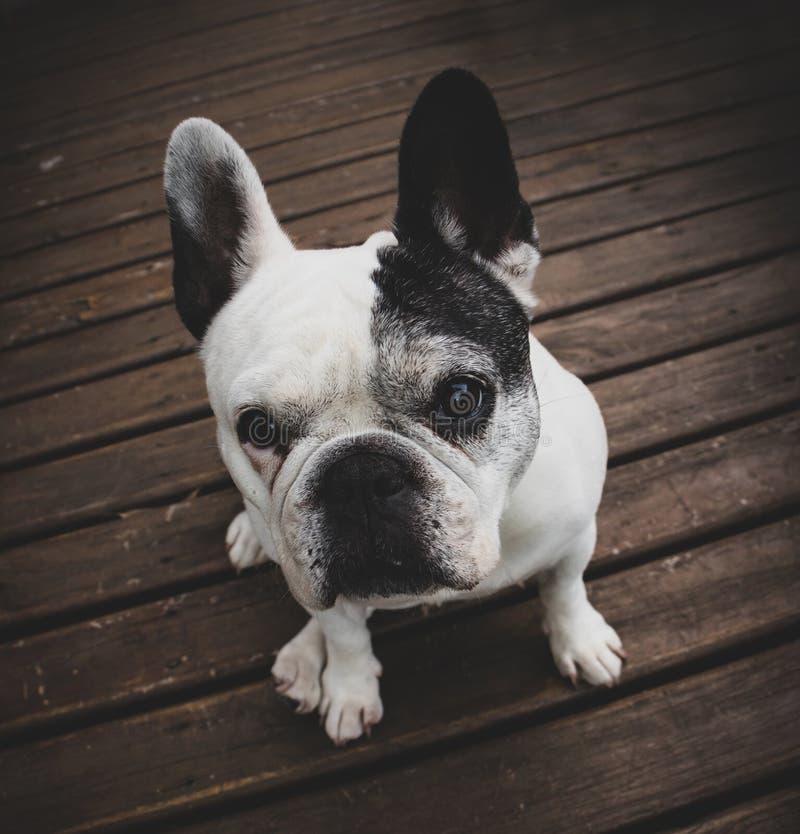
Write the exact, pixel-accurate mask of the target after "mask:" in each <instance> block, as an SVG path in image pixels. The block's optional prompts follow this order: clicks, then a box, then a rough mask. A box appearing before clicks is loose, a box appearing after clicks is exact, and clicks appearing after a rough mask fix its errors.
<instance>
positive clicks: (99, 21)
mask: <svg viewBox="0 0 800 834" xmlns="http://www.w3.org/2000/svg"><path fill="white" fill-rule="evenodd" d="M313 1H316V2H318V0H313ZM307 4H308V0H298V2H295V3H293V4H288V3H287V4H286V5H285V6H280V4H278V3H276V2H274V0H272V1H271V2H270V3H269V9H265V4H264V2H263V0H237V2H236V3H233V4H227V5H225V6H220V5H219V4H218V3H213V2H210V0H190V2H173V3H170V4H169V7H165V6H164V4H163V3H156V2H152V0H150V1H149V2H142V3H136V4H132V3H131V2H130V0H114V2H106V3H103V6H102V9H99V8H98V7H96V6H92V5H85V6H84V5H81V6H80V7H79V8H78V7H76V8H75V9H73V10H71V13H70V14H64V7H63V4H61V3H59V2H58V0H55V1H54V0H50V2H39V3H37V4H36V7H35V9H33V14H31V8H30V6H29V5H28V4H22V5H17V6H16V7H15V8H13V9H8V8H7V9H6V10H5V11H4V15H5V18H6V24H7V26H6V27H5V29H4V31H3V32H2V35H0V38H1V39H2V40H1V42H2V45H3V49H2V56H0V66H2V67H3V70H4V72H5V73H6V74H7V75H8V77H9V78H10V79H13V80H14V81H17V82H19V81H24V80H27V79H31V78H35V77H38V76H43V75H46V74H47V73H51V72H54V71H56V70H60V69H64V68H67V67H74V66H78V65H85V64H89V63H95V64H100V65H101V66H102V63H103V62H104V61H106V60H107V58H108V57H109V56H112V55H119V54H121V53H124V52H127V51H130V50H132V49H135V48H136V47H138V46H140V45H142V44H144V43H147V44H152V43H155V42H161V43H164V42H166V41H169V40H172V39H174V38H176V37H180V36H181V35H186V34H190V33H192V32H196V31H202V30H204V29H209V28H211V27H215V28H220V27H222V28H223V32H224V27H225V25H226V24H230V23H232V22H236V21H238V20H241V19H243V18H246V17H250V16H253V15H258V16H261V15H265V14H268V15H275V16H276V17H277V18H278V19H280V17H281V15H280V12H283V11H285V9H286V8H292V7H297V6H301V5H307ZM45 7H47V8H46V11H45ZM220 36H222V32H220ZM164 48H166V49H168V48H169V47H168V46H166V47H164Z"/></svg>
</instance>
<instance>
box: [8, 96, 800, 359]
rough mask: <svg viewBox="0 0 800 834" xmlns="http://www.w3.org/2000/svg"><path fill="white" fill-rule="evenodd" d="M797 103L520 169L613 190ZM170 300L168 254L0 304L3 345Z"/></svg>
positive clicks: (745, 132)
mask: <svg viewBox="0 0 800 834" xmlns="http://www.w3.org/2000/svg"><path fill="white" fill-rule="evenodd" d="M795 106H797V108H798V109H800V98H798V96H790V97H787V98H783V97H781V98H778V99H776V100H770V101H767V102H757V103H755V104H752V105H747V106H745V107H744V108H742V109H741V110H740V109H734V110H732V111H724V112H722V113H712V114H710V115H707V116H700V117H697V118H694V119H691V120H689V121H680V122H678V123H677V124H675V123H668V124H666V125H663V126H660V127H656V128H651V129H647V130H644V131H640V132H635V133H632V134H623V135H621V136H612V137H609V138H607V139H601V140H598V141H595V142H591V143H588V144H584V145H581V146H577V147H574V146H570V147H568V148H563V149H561V150H558V151H552V152H549V153H545V154H538V155H535V156H531V157H526V158H524V159H522V160H519V161H518V168H519V170H520V174H521V176H522V179H523V183H524V185H525V188H531V189H532V192H531V193H533V194H534V195H535V196H534V198H533V199H534V201H536V200H538V199H544V198H545V197H546V196H547V195H548V194H550V195H553V196H555V195H559V196H565V195H567V194H571V193H576V192H580V191H581V190H584V189H589V188H593V187H598V186H603V185H612V184H614V183H616V182H619V181H620V180H623V179H627V178H628V177H632V176H639V175H641V174H643V173H645V172H647V171H651V172H652V171H654V170H657V168H659V167H670V166H673V165H676V164H677V165H681V164H685V163H687V162H691V161H695V162H696V161H698V160H699V159H701V158H702V157H703V156H704V155H712V156H713V155H717V154H724V153H726V152H728V151H729V150H731V149H734V148H738V147H741V146H742V144H743V143H744V144H747V145H748V146H749V145H759V144H762V143H763V142H764V141H765V139H766V138H768V137H774V136H775V135H776V128H775V125H776V124H777V123H779V122H780V123H782V124H785V125H791V121H792V120H791V118H789V119H784V116H785V114H786V111H787V110H789V111H792V108H794V107H795ZM792 112H793V111H792ZM777 135H780V131H778V134H777ZM271 150H274V149H271ZM171 297H172V283H171V259H170V258H169V257H168V256H167V257H164V258H161V259H157V260H155V261H148V262H146V263H145V264H142V265H137V266H132V267H129V268H127V269H122V270H117V271H112V272H110V273H104V274H101V275H99V276H97V277H95V278H89V279H86V280H83V281H77V282H74V283H69V284H65V285H63V286H59V287H55V288H52V289H51V290H49V291H48V292H47V293H46V294H45V295H42V294H40V293H37V294H35V295H33V296H30V295H26V296H22V297H20V298H17V299H14V300H12V301H6V302H4V303H0V346H11V345H19V344H24V343H25V342H28V341H30V340H36V339H39V338H42V337H44V336H47V335H51V334H54V333H59V332H67V331H70V330H75V329H78V328H80V327H82V326H84V325H86V324H92V323H97V322H99V321H103V320H105V319H107V318H109V317H112V316H117V315H120V314H123V313H128V312H135V311H137V310H140V309H145V308H148V307H152V306H156V305H158V304H161V303H165V302H168V301H169V300H170V299H171Z"/></svg>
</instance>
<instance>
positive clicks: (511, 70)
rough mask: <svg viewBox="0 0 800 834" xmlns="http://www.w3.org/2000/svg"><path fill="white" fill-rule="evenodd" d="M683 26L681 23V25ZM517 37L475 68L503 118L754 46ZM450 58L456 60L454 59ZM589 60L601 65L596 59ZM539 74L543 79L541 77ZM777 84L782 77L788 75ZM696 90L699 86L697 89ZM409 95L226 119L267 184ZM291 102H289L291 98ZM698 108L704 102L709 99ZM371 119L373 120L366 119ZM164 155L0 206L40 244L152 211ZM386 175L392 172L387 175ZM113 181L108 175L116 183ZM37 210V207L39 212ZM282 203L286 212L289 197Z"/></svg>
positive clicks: (18, 188)
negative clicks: (531, 48)
mask: <svg viewBox="0 0 800 834" xmlns="http://www.w3.org/2000/svg"><path fill="white" fill-rule="evenodd" d="M684 25H686V23H685V22H684ZM773 27H774V24H773ZM531 34H532V30H531ZM519 35H520V32H519V31H518V30H513V32H511V33H509V34H508V35H506V34H504V35H503V52H504V58H503V60H502V61H499V62H495V63H492V64H489V65H488V66H487V67H486V71H484V69H483V68H482V67H480V66H477V67H476V69H477V70H478V71H479V72H482V73H483V74H484V76H485V77H486V80H487V82H488V83H490V84H492V86H493V88H494V89H495V93H496V95H497V96H498V99H499V101H500V104H501V107H503V112H504V115H505V117H506V119H507V120H514V119H515V118H519V117H520V116H523V115H530V114H531V113H532V112H535V113H542V112H546V111H548V110H549V109H553V108H559V107H564V106H566V105H570V104H576V103H585V102H587V101H589V100H591V99H592V98H593V97H597V96H607V95H609V94H611V93H621V92H623V91H625V90H628V89H631V88H632V87H634V88H635V87H637V86H642V85H645V84H652V83H654V82H657V81H661V82H665V81H669V79H670V78H674V77H675V76H685V75H686V74H687V73H688V72H691V71H692V70H695V71H697V70H698V69H700V70H702V69H707V68H708V66H709V65H711V66H713V65H714V63H715V62H716V63H720V62H730V60H731V59H732V58H735V57H737V54H738V52H739V51H743V53H744V56H745V57H746V56H748V55H750V54H751V53H752V50H753V44H752V42H751V41H748V42H747V44H746V45H742V44H741V31H740V30H738V29H737V30H734V31H729V30H725V31H722V32H717V33H711V34H710V35H709V36H706V37H702V38H693V39H691V40H689V41H688V42H684V43H677V44H675V43H673V42H670V38H672V39H674V37H675V35H674V34H671V32H670V30H666V31H662V30H661V29H659V30H657V31H652V30H645V31H644V32H643V33H638V32H637V33H634V34H633V37H630V38H625V39H621V38H619V36H617V35H615V36H611V37H606V38H603V39H598V40H594V41H589V42H588V43H582V44H580V47H579V48H575V49H571V50H567V51H564V50H563V47H562V50H561V51H560V52H559V53H557V55H556V56H555V57H554V58H552V59H551V60H550V61H549V62H546V61H542V56H541V55H536V56H532V55H530V54H528V53H523V54H521V55H513V51H514V50H515V49H520V48H522V46H523V43H524V42H520V43H519V44H518V43H517V42H516V41H517V39H518V38H519ZM512 36H513V40H512ZM665 41H666V45H665V44H664V42H665ZM648 45H652V49H649V50H648V51H647V52H643V51H642V50H643V49H647V47H648ZM440 51H441V50H437V51H436V52H434V53H432V55H435V57H436V59H437V60H438V61H440V60H441V56H440ZM462 51H463V47H462ZM508 51H510V52H512V55H511V56H509V57H506V55H507V52H508ZM454 57H456V56H454ZM556 62H557V63H556ZM456 63H462V62H460V61H456ZM598 63H600V64H601V66H598ZM582 68H583V69H582ZM736 69H737V68H735V67H734V68H733V69H732V71H733V72H736ZM556 70H557V72H558V74H556V75H555V77H553V72H555V71H556ZM738 71H739V74H740V75H741V76H742V77H741V78H740V79H737V81H736V82H732V84H731V86H733V87H734V88H736V89H737V92H736V95H738V97H739V99H740V100H741V99H742V98H745V97H746V96H748V95H750V96H751V97H752V95H753V94H754V93H755V92H756V91H757V90H758V87H757V82H758V78H754V79H751V78H749V76H748V75H747V74H746V73H743V72H742V71H741V69H739V70H738ZM421 72H422V70H421V68H420V69H417V71H416V73H417V74H416V76H415V77H416V78H421ZM542 75H546V76H549V77H546V78H545V79H544V80H541V78H540V77H541V76H542ZM531 76H532V77H531ZM537 77H539V78H540V80H539V81H536V80H534V79H536V78H537ZM522 82H524V83H522ZM786 83H791V82H789V81H788V80H787V82H786ZM520 85H521V86H520ZM699 92H700V93H702V87H701V89H700V90H699ZM770 92H774V90H773V91H770ZM412 93H413V89H412V85H411V84H409V83H408V79H406V83H405V84H403V85H402V87H400V88H397V89H396V91H395V94H394V98H395V99H397V101H396V103H395V104H394V106H393V107H390V106H389V105H391V104H392V100H391V99H392V97H391V96H390V97H389V101H387V100H386V96H381V97H380V99H379V100H377V101H376V96H375V94H374V92H373V93H372V95H371V97H370V98H369V99H368V100H367V105H368V106H367V109H366V111H365V110H364V108H361V109H359V111H358V121H357V122H356V123H355V124H352V123H351V124H345V125H342V126H339V127H334V128H333V129H332V130H330V129H329V130H326V131H325V132H324V133H322V134H321V135H320V134H319V133H311V134H309V133H308V131H309V130H310V129H313V126H314V124H315V123H318V122H319V121H320V119H321V117H323V115H325V117H326V118H328V119H330V118H331V117H332V116H333V115H334V114H333V113H330V112H329V111H330V110H331V109H332V103H331V102H330V101H329V100H328V97H326V100H325V102H324V108H320V106H317V105H315V104H312V103H310V102H309V103H308V104H307V105H306V118H305V120H303V123H302V130H303V131H304V132H305V134H306V135H303V136H300V137H298V136H295V137H292V139H291V140H289V141H287V140H284V141H283V142H282V143H278V144H276V136H275V129H276V127H277V128H278V130H281V127H283V123H282V121H281V122H279V123H278V124H277V125H276V124H275V122H276V115H277V114H276V112H275V111H270V112H268V113H267V114H262V115H261V117H260V118H258V117H256V118H255V119H254V118H252V117H250V118H248V119H246V120H245V121H244V122H242V121H241V120H238V121H237V122H234V123H233V124H231V125H228V126H229V127H230V128H231V130H232V131H233V133H234V135H238V138H239V139H241V140H242V142H243V143H244V144H245V146H247V145H249V146H250V147H251V149H252V152H253V153H252V155H253V159H254V161H255V163H256V165H257V167H259V168H260V170H262V171H263V173H264V174H265V176H266V179H267V184H268V185H269V184H270V183H271V182H274V181H279V180H281V179H283V178H285V177H287V176H291V175H296V174H298V173H301V172H304V171H308V170H314V169H317V168H320V167H322V166H330V165H332V164H334V163H337V162H341V161H347V160H351V159H356V158H358V157H359V156H360V155H362V154H364V153H370V154H374V153H375V152H377V151H391V150H394V149H395V148H396V145H397V141H398V138H399V135H400V128H401V127H402V123H403V120H404V118H405V113H406V109H407V108H408V107H409V106H410V105H411V97H412ZM352 95H353V97H354V99H355V101H347V100H345V101H338V102H336V103H337V104H338V117H339V121H341V118H342V115H343V113H342V111H344V114H347V113H348V112H349V111H350V109H351V108H352V107H353V105H354V104H355V103H357V102H358V100H359V99H358V95H357V91H356V93H353V94H352ZM661 99H662V96H659V97H658V99H657V101H658V102H659V103H660V102H661ZM663 99H664V101H663V108H662V109H668V108H669V107H671V108H672V110H673V111H675V110H676V108H680V105H681V104H682V105H683V112H684V113H691V112H692V110H693V108H694V107H696V105H694V102H695V101H696V100H697V97H696V93H695V92H694V91H693V89H692V88H690V89H689V91H688V95H687V96H686V100H685V101H682V100H681V99H675V98H674V97H671V96H670V95H669V91H667V94H666V95H664V96H663ZM712 101H713V105H712V106H719V102H717V100H716V99H715V98H714V99H712ZM294 106H295V107H297V105H294ZM705 106H706V107H708V106H709V104H706V105H705ZM370 107H371V108H372V109H375V108H380V110H381V111H383V112H386V111H387V109H388V110H389V111H390V112H389V113H388V115H383V116H380V115H379V116H377V117H376V116H375V114H373V113H371V112H370V109H369V108H370ZM370 116H372V118H369V117H370ZM669 118H674V115H670V116H669ZM775 124H776V125H780V122H779V121H778V120H776V123H775ZM240 125H241V127H239V126H240ZM242 127H244V130H243V129H242ZM284 130H285V128H284ZM164 141H166V140H164ZM265 143H266V146H265ZM546 143H547V136H545V137H544V142H543V144H544V145H545V146H546ZM163 155H164V144H163V143H162V142H159V143H151V144H150V145H148V146H146V148H145V149H143V148H141V147H139V148H136V149H134V150H132V151H131V152H130V153H127V154H126V153H116V154H114V155H113V156H111V157H109V158H108V159H107V160H105V161H104V162H101V164H100V165H98V163H97V161H95V160H93V161H92V162H91V163H88V164H86V165H71V166H67V167H66V168H61V167H58V166H57V167H56V168H55V170H53V171H52V172H48V173H47V175H46V176H38V177H35V178H32V179H29V180H26V181H23V182H19V183H10V184H9V185H7V186H6V195H7V198H6V200H5V201H4V202H5V205H4V209H3V210H2V213H3V214H4V215H5V214H7V215H16V214H19V213H21V212H24V213H28V212H31V211H33V212H34V216H35V217H37V218H38V221H37V230H36V231H39V232H41V234H40V235H39V238H38V242H41V243H44V242H46V241H51V242H54V241H57V240H59V239H61V238H63V237H64V236H66V235H67V234H69V231H68V229H69V228H72V229H74V230H75V231H76V232H77V231H86V230H88V229H91V228H99V227H100V225H104V226H107V225H109V224H111V223H114V222H119V219H120V218H125V219H126V220H129V219H133V218H134V217H137V216H142V215H143V214H146V213H149V212H153V211H161V210H162V208H163V205H162V204H163V197H162V194H161V168H162V166H163ZM393 174H394V171H393V170H392V171H391V175H392V176H393ZM109 175H110V176H111V179H110V180H109ZM114 179H116V180H117V181H116V182H115V181H114ZM132 179H135V180H136V181H135V182H133V183H131V184H130V185H127V186H124V187H123V188H120V189H118V190H117V191H114V192H111V193H109V192H108V189H109V188H110V187H112V186H114V185H124V183H125V182H127V181H130V180H132ZM92 191H94V192H101V193H98V195H97V197H96V198H95V199H94V200H93V201H90V203H89V205H87V206H81V205H78V206H76V205H75V204H74V202H71V203H70V205H69V206H68V207H64V208H63V210H59V209H57V208H56V206H59V205H61V204H62V203H63V201H64V200H68V199H71V200H74V199H75V197H78V196H81V195H82V194H86V193H87V192H88V193H91V192H92ZM273 200H274V197H273ZM101 201H104V203H102V204H103V205H105V213H103V212H101V211H100V208H99V205H98V204H99V203H100V202H101ZM276 205H279V206H281V202H280V201H276ZM43 207H46V208H44V209H43ZM283 208H284V209H285V210H286V212H289V213H290V209H291V201H290V202H289V203H287V205H286V206H284V207H283ZM73 215H74V216H73ZM286 216H288V214H286ZM29 222H30V218H29ZM59 223H64V224H69V226H67V227H64V228H62V227H60V226H59V225H58V224H59ZM38 224H42V226H43V228H38ZM0 228H2V237H3V241H4V242H3V251H4V252H7V251H10V250H11V244H12V243H13V244H14V248H15V249H21V248H23V247H24V246H30V245H32V244H31V243H30V241H29V240H28V241H27V242H26V240H25V239H24V238H23V237H19V240H17V241H16V242H15V238H16V237H18V236H19V235H20V231H21V229H23V227H21V225H20V224H19V223H16V224H11V225H9V224H7V223H6V224H3V225H2V226H1V227H0ZM73 233H75V232H73ZM32 235H33V232H31V233H29V235H28V237H29V238H31V236H32Z"/></svg>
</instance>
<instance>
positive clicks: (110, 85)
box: [3, 0, 428, 128]
mask: <svg viewBox="0 0 800 834" xmlns="http://www.w3.org/2000/svg"><path fill="white" fill-rule="evenodd" d="M392 5H393V4H388V5H387V4H385V3H384V2H381V0H378V1H377V2H376V0H327V2H325V3H313V4H307V3H306V4H298V5H297V6H295V7H292V6H289V7H287V8H284V9H283V10H282V11H281V12H279V13H273V14H261V15H248V16H247V19H246V20H243V21H236V22H233V23H231V24H229V25H227V26H225V27H223V28H222V29H220V30H219V31H214V30H209V29H203V30H201V31H199V32H191V33H187V34H185V35H178V36H177V37H173V38H172V39H171V40H170V42H169V45H168V46H165V44H164V43H163V42H162V41H161V40H160V39H158V38H156V39H154V42H152V43H144V44H141V45H140V46H139V47H138V48H137V49H135V50H126V51H124V52H122V53H117V54H111V55H107V56H105V57H104V58H103V60H102V62H98V61H93V62H91V63H88V64H86V63H78V64H77V65H75V66H72V67H65V68H64V69H62V70H61V71H60V72H58V73H54V74H52V75H51V74H47V75H45V76H40V77H38V78H30V79H21V78H20V79H18V80H17V83H16V84H14V86H13V87H12V88H11V89H9V90H7V91H6V92H5V95H4V97H3V106H5V107H9V108H11V109H13V112H14V119H13V125H14V127H16V128H19V127H21V126H23V125H27V124H31V123H33V124H35V123H37V122H41V121H43V120H45V119H47V118H52V117H54V116H58V115H60V114H62V113H65V112H69V111H71V110H80V109H84V108H86V107H88V106H90V105H94V104H100V103H103V102H107V101H114V100H116V99H119V98H123V97H128V96H134V95H136V94H137V93H141V92H144V91H146V90H148V89H150V88H152V87H156V86H161V85H169V84H174V83H177V82H180V81H185V80H188V79H191V78H195V77H197V76H203V75H207V74H210V73H213V72H215V71H219V70H222V71H224V70H225V69H227V68H229V67H233V66H237V65H240V64H243V63H248V62H251V61H266V60H269V59H271V58H274V57H277V56H279V55H285V54H287V53H296V52H301V51H303V50H305V49H309V48H313V47H316V46H320V45H323V44H327V43H331V42H334V41H337V40H341V39H343V38H349V37H358V36H363V35H364V34H365V33H368V32H372V31H375V32H378V31H380V30H382V29H384V28H385V27H387V26H396V25H398V24H402V23H407V22H410V21H414V20H417V19H419V17H421V16H423V15H424V14H425V13H426V12H427V11H428V9H427V7H426V4H419V3H406V4H402V6H395V7H394V8H392ZM264 11H269V10H267V9H264ZM174 14H175V12H174V11H173V15H174ZM154 24H155V25H156V26H157V25H158V22H157V20H155V21H154ZM153 31H155V32H157V31H158V29H153Z"/></svg>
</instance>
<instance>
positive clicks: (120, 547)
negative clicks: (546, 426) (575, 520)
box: [0, 325, 800, 630]
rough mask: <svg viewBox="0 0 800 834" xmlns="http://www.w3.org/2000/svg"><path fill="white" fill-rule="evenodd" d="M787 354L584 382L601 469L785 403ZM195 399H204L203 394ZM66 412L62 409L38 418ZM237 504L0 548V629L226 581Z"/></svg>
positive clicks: (791, 393) (222, 501)
mask: <svg viewBox="0 0 800 834" xmlns="http://www.w3.org/2000/svg"><path fill="white" fill-rule="evenodd" d="M798 351H800V333H798V327H797V325H793V326H791V327H787V328H784V329H782V330H780V331H775V332H773V333H767V334H763V335H759V336H754V337H751V338H749V339H743V340H740V341H737V342H733V343H731V344H726V345H723V346H721V347H718V348H712V349H710V350H707V351H702V352H700V353H697V354H692V355H689V356H685V357H683V358H681V359H676V360H673V361H670V362H667V363H663V364H660V365H654V366H651V367H647V368H643V369H641V370H639V371H636V372H633V373H628V374H625V375H624V376H622V377H614V378H611V379H608V380H604V381H602V382H598V383H595V384H594V385H593V386H592V388H593V391H594V393H595V396H596V397H597V398H598V401H599V403H600V406H601V408H602V409H603V413H604V416H605V420H606V424H607V427H608V432H609V441H610V453H611V457H612V461H614V460H619V459H620V458H623V457H625V456H626V455H627V456H631V455H632V454H634V453H637V452H638V453H639V454H641V452H642V451H643V450H645V449H652V448H654V447H662V448H663V447H664V446H665V445H667V444H669V443H672V444H675V443H678V442H679V441H682V440H683V439H684V438H686V437H694V436H697V435H699V434H702V433H703V432H709V431H711V430H713V428H714V427H715V426H729V425H730V424H732V423H736V422H737V421H742V420H746V419H752V418H753V417H755V416H757V415H762V414H766V413H769V412H774V411H775V410H779V409H780V408H785V407H787V406H788V405H791V404H795V403H796V402H797V399H798V394H800V391H798V384H800V383H798V379H797V377H796V376H795V377H792V375H791V371H789V372H788V373H787V370H788V369H791V368H793V367H796V365H797V364H798V362H797V360H798ZM183 361H185V360H181V362H183ZM171 364H172V365H178V364H179V363H178V362H175V363H171ZM193 367H196V366H195V365H194V364H193ZM743 369H745V370H744V371H743ZM199 387H200V383H198V388H199ZM124 390H140V389H138V387H137V386H134V385H132V384H129V385H126V386H125V388H124ZM687 392H688V395H687ZM110 396H111V395H110V394H108V395H104V396H103V397H102V398H101V400H102V402H106V401H107V400H108V399H109V398H110ZM199 398H200V399H202V401H203V402H205V394H204V392H202V393H200V394H199ZM96 407H97V406H96ZM545 408H546V406H545ZM69 411H70V402H69V401H65V402H63V403H62V404H61V405H60V406H57V407H54V408H52V409H51V408H41V409H40V410H39V413H40V414H48V415H49V414H51V413H52V414H53V415H58V414H66V413H69ZM40 431H41V432H43V433H46V431H47V429H46V427H44V426H43V427H42V428H41V430H40ZM611 477H612V482H613V478H614V476H613V475H612V476H611ZM705 483H706V482H704V484H705ZM608 494H611V493H610V492H609V493H608ZM239 503H240V499H239V497H238V494H237V493H235V492H234V491H233V490H226V491H223V492H221V493H215V494H211V495H205V496H199V497H189V498H187V499H185V500H182V501H179V502H177V503H175V504H172V505H169V506H167V507H155V508H152V509H140V510H134V511H131V512H126V513H123V514H122V516H121V517H120V518H117V519H115V520H113V521H110V522H108V523H105V524H102V525H98V526H94V527H90V528H83V529H80V530H76V531H74V532H71V533H66V534H62V535H61V536H57V537H55V538H51V539H46V540H44V541H39V542H36V543H33V544H27V545H22V546H20V547H16V548H13V549H12V550H9V551H6V552H5V553H4V554H3V557H2V559H0V627H5V628H6V630H8V629H12V630H13V629H14V628H15V627H19V626H20V625H25V626H26V627H28V628H29V627H30V626H29V625H28V624H30V623H31V622H36V621H38V622H46V621H48V620H52V619H53V618H57V617H59V616H63V615H65V614H66V615H69V616H72V617H75V616H77V615H78V612H80V611H82V610H97V608H98V606H100V607H103V606H105V607H108V606H115V607H120V606H121V605H122V604H123V603H124V601H126V600H130V601H133V600H136V599H140V598H141V597H142V596H145V597H147V596H150V597H152V596H153V595H156V594H159V595H161V596H165V595H167V594H168V593H170V590H171V589H176V590H177V589H181V588H182V589H186V588H189V587H192V585H193V584H195V583H197V582H204V583H208V582H210V581H212V580H214V579H216V578H218V577H224V576H229V575H230V568H229V566H228V561H227V557H226V555H225V553H224V552H223V551H224V549H223V547H222V545H221V542H222V541H223V540H224V535H225V529H226V527H227V524H228V522H229V521H230V519H231V518H233V516H234V515H235V513H236V512H238V507H239ZM628 555H630V554H628Z"/></svg>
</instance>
